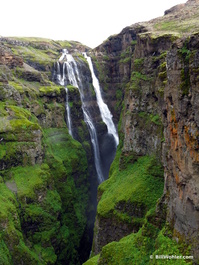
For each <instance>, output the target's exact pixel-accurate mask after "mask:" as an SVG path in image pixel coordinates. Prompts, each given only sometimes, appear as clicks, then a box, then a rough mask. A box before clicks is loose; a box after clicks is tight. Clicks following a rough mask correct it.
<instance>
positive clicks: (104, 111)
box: [83, 53, 119, 146]
mask: <svg viewBox="0 0 199 265" xmlns="http://www.w3.org/2000/svg"><path fill="white" fill-rule="evenodd" d="M83 55H84V57H85V58H86V59H87V61H88V65H89V68H90V71H91V75H92V82H93V87H94V89H95V93H96V99H97V104H98V106H99V110H100V114H101V117H102V120H103V122H104V123H105V124H106V126H107V129H108V133H109V134H111V135H113V137H114V140H115V143H116V146H118V144H119V138H118V134H117V130H116V127H115V125H114V123H113V120H112V114H111V112H110V110H109V108H108V106H107V105H106V104H105V103H104V101H103V98H102V94H101V88H100V84H99V81H98V79H97V77H96V75H95V73H94V69H93V64H92V61H91V58H90V57H89V56H87V54H86V53H83Z"/></svg>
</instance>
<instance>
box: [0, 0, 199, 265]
mask: <svg viewBox="0 0 199 265" xmlns="http://www.w3.org/2000/svg"><path fill="white" fill-rule="evenodd" d="M198 16H199V1H198V0H188V1H187V3H186V4H183V5H178V6H175V7H173V8H171V9H169V10H166V11H165V15H164V16H163V17H160V18H156V19H153V20H151V21H148V22H142V23H137V24H134V25H131V26H128V27H126V28H124V29H123V30H122V31H121V32H120V33H119V34H117V35H114V36H110V37H109V38H108V39H107V40H105V41H104V42H103V43H102V44H101V45H99V46H98V47H96V48H95V49H90V48H89V47H86V46H85V45H83V44H81V43H78V42H74V41H53V40H46V39H35V38H4V37H1V38H0V239H1V241H0V264H5V265H7V264H13V265H14V264H30V265H32V264H57V265H61V264H70V265H71V264H74V265H78V264H85V265H93V264H100V265H103V264H111V265H112V264H113V265H114V264H121V265H123V264H166V263H168V262H169V261H168V259H172V261H171V262H172V264H198V263H199V248H198V241H199V237H198V235H199V233H198V232H199V197H198V193H199V108H198V105H199V78H198V74H199V19H198ZM118 135H119V136H118ZM163 256H164V257H163ZM172 256H173V258H172ZM158 257H159V259H158ZM169 257H170V258H169Z"/></svg>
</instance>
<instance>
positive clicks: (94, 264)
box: [83, 255, 100, 265]
mask: <svg viewBox="0 0 199 265" xmlns="http://www.w3.org/2000/svg"><path fill="white" fill-rule="evenodd" d="M99 256H100V255H96V256H94V257H93V258H91V259H89V260H88V261H87V262H85V263H83V265H97V264H98V260H99Z"/></svg>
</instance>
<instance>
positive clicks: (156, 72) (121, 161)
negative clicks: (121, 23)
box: [88, 1, 199, 264]
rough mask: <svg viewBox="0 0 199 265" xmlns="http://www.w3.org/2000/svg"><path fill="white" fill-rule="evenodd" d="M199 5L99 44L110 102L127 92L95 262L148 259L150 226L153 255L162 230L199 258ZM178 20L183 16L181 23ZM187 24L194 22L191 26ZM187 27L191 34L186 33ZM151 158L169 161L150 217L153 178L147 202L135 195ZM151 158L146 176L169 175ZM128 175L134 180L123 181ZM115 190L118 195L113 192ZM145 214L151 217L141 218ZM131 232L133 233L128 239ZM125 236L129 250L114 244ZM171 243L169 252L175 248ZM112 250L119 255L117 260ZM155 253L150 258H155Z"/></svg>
mask: <svg viewBox="0 0 199 265" xmlns="http://www.w3.org/2000/svg"><path fill="white" fill-rule="evenodd" d="M198 8H199V6H198V1H188V2H187V3H186V4H185V5H180V6H177V7H175V8H172V9H171V10H168V11H167V12H165V16H164V17H162V18H158V19H155V20H152V21H150V22H148V23H140V24H136V25H132V26H131V27H129V28H126V29H125V30H123V31H122V32H121V33H120V34H119V35H117V36H113V37H110V38H109V39H108V40H107V41H106V42H105V43H103V44H102V45H100V46H99V47H97V48H96V49H95V50H94V55H95V56H96V57H97V58H96V59H97V60H98V61H99V64H100V65H101V67H102V69H104V70H105V73H106V71H107V70H106V69H108V70H109V72H108V74H107V76H108V77H109V79H108V80H107V79H106V76H102V74H101V78H102V84H103V82H104V86H105V89H106V86H107V87H108V88H109V92H110V91H111V92H110V93H113V95H115V96H110V95H109V92H107V98H108V100H110V101H111V102H112V104H113V105H114V101H115V100H116V98H117V97H118V98H117V100H119V99H123V97H124V100H123V109H122V113H121V116H120V122H119V130H120V140H121V143H120V146H119V148H118V153H117V155H116V159H115V161H114V163H118V165H119V166H118V168H117V169H116V166H115V164H114V163H113V166H112V168H111V171H110V177H109V180H108V181H106V182H105V183H103V184H102V185H100V187H99V189H98V199H99V203H98V210H97V217H96V224H95V236H94V242H93V252H94V253H95V254H98V253H99V252H100V251H101V252H100V253H101V254H100V256H97V257H96V258H93V262H96V261H97V260H98V264H106V262H112V263H111V264H117V262H118V260H120V262H121V263H120V264H123V263H122V262H124V260H125V257H127V256H128V255H129V256H128V257H131V261H132V260H133V261H136V257H137V255H138V257H139V258H138V260H143V259H145V257H144V256H143V257H142V254H141V252H142V247H143V246H144V245H142V247H141V248H140V245H139V244H138V241H139V242H141V241H142V240H144V238H142V237H144V236H146V234H145V233H146V228H147V227H148V226H150V227H151V226H152V227H153V229H157V230H156V232H154V233H153V232H152V234H151V235H150V239H149V238H148V239H147V240H149V241H150V240H151V245H150V247H151V250H150V251H151V253H156V254H157V253H158V251H159V253H161V251H162V250H161V244H160V241H159V240H160V236H162V235H164V236H165V238H164V240H165V241H164V240H163V241H164V244H165V245H167V244H166V240H167V238H169V240H170V239H173V241H172V242H178V244H177V246H180V244H182V243H183V242H184V243H183V244H185V245H186V244H187V247H184V249H183V251H182V246H181V250H180V251H182V252H181V253H183V254H184V253H185V252H186V250H185V249H188V248H190V249H191V253H192V255H193V256H194V260H195V262H196V263H197V260H198V258H199V256H198V255H199V254H198V244H197V242H198V229H199V227H198V220H199V215H198V214H199V212H198V206H199V204H198V203H199V201H198V193H199V190H198V177H199V167H198V163H199V161H198V154H199V149H198V148H199V145H198V141H199V138H198V137H199V127H198V107H197V106H198V97H199V95H198V58H199V57H198V47H199V44H198V43H199V35H198V33H194V32H195V31H197V30H198V23H197V22H196V21H197V19H196V18H197V14H198ZM180 19H183V20H184V21H183V23H182V25H181V27H180V25H179V20H180ZM188 23H190V24H189V25H190V27H189V28H187V26H186V25H188ZM184 32H186V34H184V35H183V33H184ZM107 56H108V58H107ZM99 76H100V74H99ZM104 80H106V81H107V83H108V85H107V84H105V83H106V82H105V81H104ZM113 91H114V92H113ZM119 91H120V92H119ZM114 93H115V94H114ZM117 102H118V101H117ZM121 108H122V104H121V105H120V106H119V107H118V108H114V115H115V119H116V120H117V119H118V116H119V115H118V114H119V111H120V110H121ZM146 157H153V159H154V161H155V162H153V163H155V164H156V165H158V163H159V162H161V164H162V165H163V167H164V191H162V186H161V181H160V182H159V183H156V188H157V190H158V192H159V193H158V192H157V191H156V195H157V198H158V196H159V197H161V194H162V197H161V199H160V200H159V203H158V205H157V206H156V212H155V213H154V214H152V215H151V214H149V212H150V211H152V208H153V207H154V206H155V204H153V203H150V205H149V204H148V205H147V202H149V201H150V198H151V196H154V193H153V188H152V189H151V187H150V184H149V185H148V186H147V187H148V188H147V189H145V193H147V192H148V195H146V197H145V201H142V200H141V199H140V198H138V197H137V193H136V191H135V190H134V188H133V186H135V185H137V184H138V183H139V181H140V178H136V176H133V175H134V174H135V173H134V171H135V170H136V169H135V168H136V167H139V163H141V161H142V163H141V165H142V166H141V167H142V169H143V168H145V162H146V161H144V160H140V159H144V158H146ZM116 161H117V162H116ZM153 163H152V164H150V166H149V168H150V170H148V171H147V172H142V174H143V175H145V174H147V175H151V176H153V177H154V176H155V178H154V179H153V180H152V182H153V183H154V182H155V180H157V178H159V180H160V179H161V176H162V177H163V173H161V170H160V168H159V171H158V170H157V168H156V169H155V168H153ZM130 168H131V169H130ZM149 168H148V169H149ZM128 170H129V171H128ZM122 171H123V175H122V174H121V172H122ZM140 171H141V169H140ZM155 172H156V173H157V175H156V174H155ZM138 175H139V173H137V176H138ZM127 179H128V181H129V182H128V183H132V184H131V185H132V186H131V185H130V184H128V185H127V186H125V184H124V183H125V181H126V180H127ZM139 184H140V183H139ZM123 185H124V187H125V188H123ZM142 185H143V186H142ZM142 185H139V189H140V192H141V191H142V188H143V187H144V184H142ZM113 190H114V191H115V193H116V194H117V197H111V196H112V195H111V194H112V191H113ZM127 194H129V195H127ZM158 194H159V195H158ZM109 197H110V198H109ZM109 199H110V201H109ZM150 207H151V208H150ZM147 211H149V212H148V213H147ZM144 216H145V217H146V220H147V222H142V220H141V219H142V218H144ZM138 218H139V219H138ZM153 218H155V220H156V221H155V222H154V220H153ZM165 222H166V225H165ZM150 229H152V228H150ZM158 229H159V231H160V232H159V234H158V232H157V231H158ZM161 229H162V230H161ZM165 229H166V231H167V232H165ZM138 230H139V231H140V233H142V236H141V234H139V232H138V233H135V232H137V231H138ZM163 230H164V232H163ZM168 230H169V233H168ZM151 231H152V230H151ZM153 231H154V230H153ZM131 233H135V235H133V234H132V235H131V236H130V237H125V236H126V235H129V234H131ZM121 238H123V239H122V240H121V241H120V242H121V246H122V244H123V245H124V244H126V243H127V246H128V244H130V240H131V249H130V250H129V252H128V251H126V254H124V252H125V251H122V250H121V249H120V242H119V243H115V244H113V243H111V244H108V243H110V242H112V241H119V240H120V239H121ZM130 238H131V239H130ZM167 243H168V242H167ZM106 244H108V245H106ZM172 244H174V243H172ZM105 245H106V246H105ZM185 245H184V246H185ZM103 246H105V247H104V248H103V249H102V247H103ZM152 246H153V247H152ZM188 246H189V247H188ZM145 247H146V246H145ZM148 247H149V246H148ZM167 247H168V252H170V254H171V253H173V250H172V249H170V247H169V246H168V245H167ZM127 248H128V247H127ZM131 251H132V252H134V256H133V255H131V254H130V252H131ZM145 251H146V249H145ZM117 252H119V254H116V253H117ZM127 252H128V254H127ZM176 252H177V249H176ZM113 253H115V254H114V255H116V256H115V257H114V258H113ZM146 253H147V251H146ZM146 253H145V255H146ZM162 253H163V252H162ZM187 253H188V252H187ZM149 254H150V253H148V258H147V257H146V260H145V262H146V263H145V264H148V262H150V260H149ZM114 262H115V263H114ZM88 264H89V263H88ZM94 264H95V263H94ZM96 264H97V263H96ZM124 264H125V263H124ZM149 264H150V263H149Z"/></svg>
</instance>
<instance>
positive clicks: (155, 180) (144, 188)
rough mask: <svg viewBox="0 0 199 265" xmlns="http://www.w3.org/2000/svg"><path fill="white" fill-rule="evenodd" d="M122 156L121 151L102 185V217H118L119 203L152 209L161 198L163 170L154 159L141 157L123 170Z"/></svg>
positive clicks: (99, 209) (100, 213)
mask: <svg viewBox="0 0 199 265" xmlns="http://www.w3.org/2000/svg"><path fill="white" fill-rule="evenodd" d="M120 156H121V153H120V152H118V153H117V156H116V159H115V160H114V162H113V164H112V167H111V170H110V178H109V179H108V180H107V181H105V182H103V183H102V184H101V185H100V186H99V193H100V194H102V196H101V199H100V201H99V203H98V207H97V212H98V214H99V215H100V216H104V217H107V216H108V215H109V214H110V213H112V212H113V213H116V214H117V210H116V209H115V208H116V206H117V204H118V203H119V202H130V203H132V204H133V205H140V206H142V207H143V208H145V207H146V209H147V210H149V209H150V208H152V207H154V205H155V204H156V201H157V199H158V198H159V197H160V196H161V195H162V192H163V170H162V168H161V166H160V165H159V164H158V163H157V162H155V160H154V158H153V157H147V156H145V157H141V158H139V159H138V160H137V162H135V163H134V164H130V163H129V164H128V166H127V167H126V169H125V170H120V168H119V160H120V159H121V157H120ZM156 163H157V164H156ZM154 173H155V174H154Z"/></svg>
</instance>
